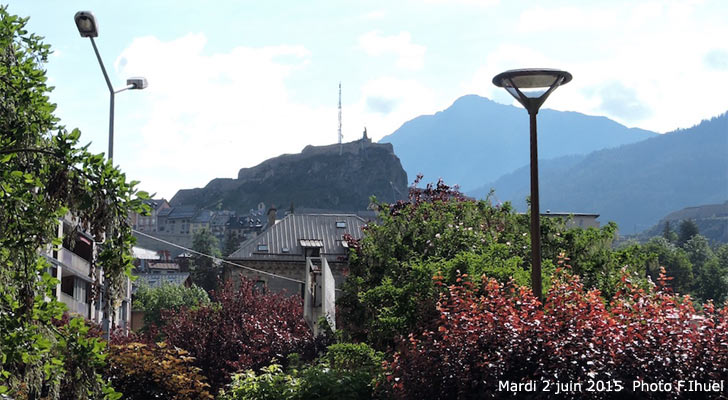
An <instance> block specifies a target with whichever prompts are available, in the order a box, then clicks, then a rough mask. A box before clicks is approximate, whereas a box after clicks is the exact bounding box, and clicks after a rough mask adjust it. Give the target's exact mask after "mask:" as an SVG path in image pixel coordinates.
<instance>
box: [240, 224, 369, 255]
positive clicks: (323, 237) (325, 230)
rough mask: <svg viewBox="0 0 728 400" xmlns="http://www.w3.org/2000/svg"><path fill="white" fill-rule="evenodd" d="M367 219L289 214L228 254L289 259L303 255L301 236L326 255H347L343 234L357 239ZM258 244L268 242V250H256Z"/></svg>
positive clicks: (360, 235)
mask: <svg viewBox="0 0 728 400" xmlns="http://www.w3.org/2000/svg"><path fill="white" fill-rule="evenodd" d="M364 225H366V221H364V219H362V218H361V217H358V216H356V215H351V214H289V215H286V217H285V218H283V219H282V220H280V221H279V222H277V223H276V224H275V225H273V226H271V227H268V229H266V230H265V231H263V232H262V233H261V234H260V235H258V236H256V237H254V238H252V239H250V240H248V241H246V242H244V243H243V244H242V245H241V246H240V248H239V249H238V250H237V251H236V252H234V253H233V254H231V255H230V256H229V257H228V258H229V259H233V260H242V259H271V258H281V259H290V258H291V256H292V255H299V256H303V248H302V245H301V240H305V242H304V244H315V245H316V246H312V247H319V246H318V245H319V244H320V245H321V246H320V247H322V249H321V253H322V254H326V255H346V254H348V250H347V249H346V248H345V247H344V246H342V244H341V243H342V240H343V236H344V234H346V233H348V234H350V235H351V236H353V237H354V238H356V239H359V238H361V237H362V228H363V227H364ZM259 245H267V249H268V250H267V251H259V250H258V249H259Z"/></svg>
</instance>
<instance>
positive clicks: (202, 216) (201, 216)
mask: <svg viewBox="0 0 728 400" xmlns="http://www.w3.org/2000/svg"><path fill="white" fill-rule="evenodd" d="M211 220H212V211H210V210H200V212H198V213H197V215H196V216H195V219H194V220H193V221H192V222H194V223H197V224H200V223H209V222H210V221H211Z"/></svg>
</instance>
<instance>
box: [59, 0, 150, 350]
mask: <svg viewBox="0 0 728 400" xmlns="http://www.w3.org/2000/svg"><path fill="white" fill-rule="evenodd" d="M73 19H74V21H75V22H76V27H77V28H78V33H79V34H81V37H87V38H89V39H90V40H91V45H92V46H93V48H94V53H96V59H97V60H99V66H101V72H102V73H103V74H104V79H105V80H106V86H107V87H108V88H109V155H108V157H109V160H112V159H113V158H114V95H115V94H117V93H121V92H123V91H125V90H130V89H139V90H141V89H144V88H146V87H147V80H146V78H143V77H135V78H129V79H127V80H126V86H124V87H122V88H120V89H118V90H114V87H113V86H112V85H111V80H110V79H109V75H108V74H107V73H106V68H105V67H104V61H103V60H102V59H101V55H100V54H99V49H98V48H97V47H96V42H95V41H94V38H95V37H98V36H99V28H98V24H97V23H96V17H94V14H93V13H92V12H91V11H79V12H77V13H76V15H74V16H73ZM109 232H110V233H112V232H113V227H111V228H109ZM107 283H108V282H107V281H106V279H104V298H103V317H102V318H103V322H102V326H103V327H104V329H105V330H106V339H107V340H108V339H109V337H110V335H111V330H112V328H113V327H112V325H113V322H112V323H110V322H109V316H110V313H111V310H110V309H109V301H108V294H109V287H108V284H107ZM112 320H113V319H112Z"/></svg>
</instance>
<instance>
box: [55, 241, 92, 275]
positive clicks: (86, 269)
mask: <svg viewBox="0 0 728 400" xmlns="http://www.w3.org/2000/svg"><path fill="white" fill-rule="evenodd" d="M58 258H59V260H60V261H61V262H62V263H63V266H64V269H68V270H70V271H73V272H74V274H75V275H78V276H83V277H85V278H88V276H89V273H90V271H91V264H90V263H89V262H88V261H86V259H84V258H83V257H80V256H78V255H76V254H75V253H74V252H72V251H71V250H68V249H64V248H62V249H60V250H59V251H58Z"/></svg>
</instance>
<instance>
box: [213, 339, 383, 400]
mask: <svg viewBox="0 0 728 400" xmlns="http://www.w3.org/2000/svg"><path fill="white" fill-rule="evenodd" d="M383 359H384V356H383V354H382V353H379V352H377V351H374V350H373V349H372V348H371V347H369V346H367V345H366V344H363V343H362V344H352V343H344V344H335V345H332V346H329V348H328V350H327V353H326V354H325V355H324V356H322V357H320V358H319V359H318V360H317V361H316V362H315V363H314V364H312V365H306V366H300V365H299V366H296V364H297V360H296V359H295V357H293V359H292V360H290V362H289V363H290V364H291V365H292V367H291V368H290V369H289V371H287V372H286V371H284V370H283V368H282V367H281V366H280V365H279V364H273V365H270V366H268V367H264V368H262V369H261V371H260V372H259V373H257V374H256V373H255V372H254V371H252V370H248V371H245V372H244V373H241V374H236V375H234V376H233V381H232V383H231V384H230V385H229V386H228V388H227V389H226V390H225V391H224V392H223V393H221V395H220V397H219V398H220V399H222V400H239V399H246V400H247V399H253V400H272V399H276V400H278V399H285V400H299V399H300V400H304V399H322V400H326V399H331V400H348V399H352V400H353V399H371V398H373V397H374V389H375V385H376V382H377V381H378V380H379V379H380V378H381V377H382V376H383V375H382V374H383V367H382V361H383Z"/></svg>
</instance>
